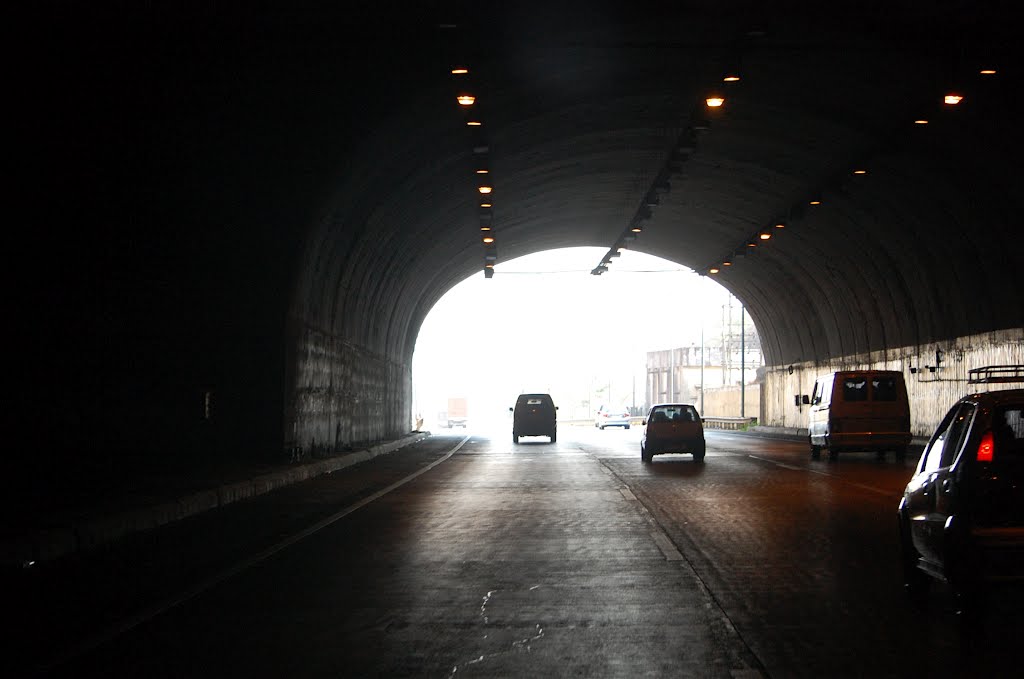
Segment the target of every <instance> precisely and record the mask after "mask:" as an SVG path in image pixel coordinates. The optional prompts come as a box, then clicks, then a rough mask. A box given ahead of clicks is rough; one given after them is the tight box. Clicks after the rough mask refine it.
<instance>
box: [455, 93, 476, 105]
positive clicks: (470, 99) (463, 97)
mask: <svg viewBox="0 0 1024 679" xmlns="http://www.w3.org/2000/svg"><path fill="white" fill-rule="evenodd" d="M455 99H456V101H458V102H459V106H472V105H473V104H475V103H476V97H474V96H473V95H472V94H460V95H459V96H458V97H456V98H455Z"/></svg>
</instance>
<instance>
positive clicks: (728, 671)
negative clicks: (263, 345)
mask: <svg viewBox="0 0 1024 679" xmlns="http://www.w3.org/2000/svg"><path fill="white" fill-rule="evenodd" d="M639 437H640V430H639V428H637V427H634V428H632V429H630V430H628V431H627V430H622V429H606V430H604V431H598V430H597V429H592V428H589V427H562V428H561V429H560V430H559V439H558V442H557V443H556V444H550V443H548V442H547V439H546V438H541V437H538V438H536V439H533V438H524V439H522V440H521V441H522V442H521V443H520V444H519V445H515V444H513V443H512V441H511V434H510V433H509V432H507V431H496V432H473V431H470V432H469V433H468V435H462V432H461V430H460V431H459V434H457V435H443V436H434V437H431V438H429V439H427V440H426V441H423V442H421V443H419V444H416V445H414V446H411V447H409V448H407V449H404V450H402V451H399V452H397V453H393V454H390V455H386V456H383V457H380V458H377V459H375V460H372V461H370V462H368V463H365V464H362V465H358V466H357V467H354V468H350V469H347V470H345V471H344V472H343V473H338V474H333V475H328V476H325V477H322V478H319V479H316V480H313V481H310V482H306V483H303V484H299V485H296V486H292V487H289V488H285V489H281V490H278V491H274V492H273V493H270V494H268V495H265V496H262V497H260V498H256V499H254V500H252V501H247V502H242V503H238V504H237V505H232V506H229V507H225V508H223V509H220V510H216V511H215V512H210V513H207V514H205V515H202V516H200V517H195V518H194V519H189V520H187V521H184V522H181V523H179V524H175V525H173V526H167V527H165V528H162V529H159V530H157V531H154V532H152V533H149V534H146V535H142V536H139V537H137V538H134V539H132V540H128V541H126V542H125V543H124V544H121V545H118V546H116V547H112V548H110V549H105V550H103V551H101V552H98V553H95V554H91V555H88V556H83V557H80V558H75V559H70V560H66V561H64V562H60V563H56V564H52V565H47V566H44V567H40V568H37V569H33V570H31V571H29V572H26V573H19V574H14V575H11V574H6V575H5V578H4V590H5V594H4V598H5V600H6V602H7V605H6V606H5V618H6V625H7V628H8V629H9V630H11V632H9V633H8V634H7V637H6V643H7V644H8V645H9V648H8V649H7V650H6V651H5V657H7V658H8V659H10V660H11V666H12V667H15V668H17V670H18V673H19V674H22V675H26V676H32V675H46V676H68V677H82V676H103V677H143V676H145V677H213V676H274V677H279V676H294V677H321V676H323V677H347V676H360V677H371V676H380V677H401V676H415V677H463V676H470V677H525V676H530V677H554V676H559V677H562V676H564V677H636V676H655V677H667V676H674V677H729V678H733V679H747V678H753V677H776V678H779V677H906V676H918V675H928V674H936V675H940V676H945V677H950V676H965V677H967V676H1016V671H1015V669H1014V668H1015V666H1016V665H1017V653H1018V652H1017V650H1016V643H1017V639H1018V638H1019V637H1020V633H1021V632H1022V631H1024V630H1022V627H1024V624H1022V623H1021V622H1020V620H1019V617H1020V616H1019V615H1018V614H1017V613H1016V611H1017V610H1018V609H1019V606H1020V603H1021V597H1020V593H1019V592H1017V591H1014V590H1010V591H1000V592H998V593H997V594H996V595H994V596H993V597H992V601H991V604H990V606H989V609H988V611H987V612H986V614H985V616H984V617H983V618H982V619H980V620H972V621H970V622H969V623H968V622H966V621H964V620H961V618H960V616H958V615H957V613H956V610H955V607H954V606H953V601H952V599H951V597H950V596H949V593H948V592H947V591H945V590H944V589H943V588H942V587H939V586H937V587H934V588H933V590H932V593H931V597H930V599H929V600H928V601H927V602H926V604H925V606H924V607H923V608H915V607H913V606H911V605H910V603H909V602H908V601H907V600H906V599H905V597H904V596H903V593H902V588H901V582H900V574H899V561H898V558H897V534H896V519H895V513H896V506H897V503H898V499H899V496H900V492H901V490H902V488H903V486H904V484H905V483H906V481H907V479H908V478H909V475H910V470H911V468H912V466H913V464H914V462H915V461H914V460H912V459H908V460H907V461H906V462H905V463H897V462H894V461H893V460H892V459H891V458H890V459H889V460H886V461H878V460H876V459H875V457H874V456H873V455H871V454H864V455H857V454H850V455H846V456H845V457H844V458H843V459H842V460H840V461H839V462H837V463H829V462H827V461H820V462H812V461H811V460H810V459H809V456H808V454H807V453H808V451H807V449H806V446H805V445H804V444H802V443H795V442H789V441H780V440H772V439H766V438H758V437H754V436H749V435H744V434H736V433H725V432H713V431H711V432H708V435H707V438H708V454H707V458H706V461H705V464H703V465H700V464H696V463H694V462H693V461H692V458H691V457H690V456H688V455H678V456H676V455H666V456H658V457H656V458H655V460H654V462H653V463H652V464H650V465H645V464H642V463H641V461H640V453H639Z"/></svg>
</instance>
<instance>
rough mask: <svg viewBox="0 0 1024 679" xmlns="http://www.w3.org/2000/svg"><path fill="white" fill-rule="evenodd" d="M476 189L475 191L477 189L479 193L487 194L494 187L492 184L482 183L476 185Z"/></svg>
mask: <svg viewBox="0 0 1024 679" xmlns="http://www.w3.org/2000/svg"><path fill="white" fill-rule="evenodd" d="M476 190H477V191H479V192H480V193H482V194H484V195H487V194H489V193H490V192H491V191H493V190H494V187H492V186H488V185H487V184H482V185H480V186H478V187H477V188H476ZM482 205H483V204H482V203H481V206H482Z"/></svg>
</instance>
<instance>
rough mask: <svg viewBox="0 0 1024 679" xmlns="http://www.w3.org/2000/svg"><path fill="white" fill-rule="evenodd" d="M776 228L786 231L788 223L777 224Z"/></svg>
mask: <svg viewBox="0 0 1024 679" xmlns="http://www.w3.org/2000/svg"><path fill="white" fill-rule="evenodd" d="M775 228H776V229H784V228H786V223H785V222H775Z"/></svg>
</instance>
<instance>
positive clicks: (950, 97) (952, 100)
mask: <svg viewBox="0 0 1024 679" xmlns="http://www.w3.org/2000/svg"><path fill="white" fill-rule="evenodd" d="M963 100H964V98H963V95H960V94H956V93H954V92H950V93H949V94H947V95H945V96H944V97H942V103H943V104H946V105H947V106H956V105H958V104H959V103H960V102H961V101H963Z"/></svg>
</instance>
